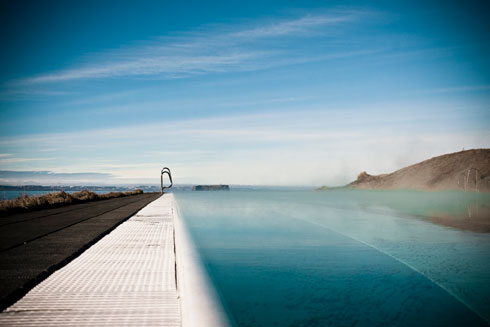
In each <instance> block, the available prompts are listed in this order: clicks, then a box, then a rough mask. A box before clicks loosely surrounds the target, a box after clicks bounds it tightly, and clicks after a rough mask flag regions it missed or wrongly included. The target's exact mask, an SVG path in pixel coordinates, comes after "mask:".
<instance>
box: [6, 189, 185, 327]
mask: <svg viewBox="0 0 490 327" xmlns="http://www.w3.org/2000/svg"><path fill="white" fill-rule="evenodd" d="M173 206H174V200H173V195H171V194H168V195H164V196H162V197H160V198H158V199H157V200H155V201H154V202H152V203H150V204H149V205H148V206H146V207H145V208H143V209H142V210H140V211H139V212H138V213H137V214H136V215H134V216H133V217H131V218H130V219H129V220H127V221H126V222H124V223H123V224H121V225H120V226H119V227H117V228H116V229H115V230H114V231H112V232H111V233H110V234H108V235H107V236H105V237H104V238H102V239H101V240H100V241H99V242H97V243H96V244H95V245H93V246H92V247H90V248H89V249H88V250H87V251H85V252H84V253H83V254H81V255H80V256H79V257H78V258H76V259H74V260H73V261H72V262H71V263H69V264H68V265H67V266H65V267H63V268H62V269H60V270H58V271H56V272H54V273H53V274H52V275H51V276H50V277H49V278H47V279H46V280H45V281H43V282H42V283H41V284H39V285H37V286H36V287H34V288H33V289H32V290H31V291H30V292H29V293H28V294H27V295H26V296H24V297H23V298H22V299H21V300H20V301H18V302H17V303H15V304H14V305H12V306H11V307H9V308H8V309H7V310H5V311H4V312H2V313H1V314H0V325H2V326H3V325H9V326H47V325H49V326H153V325H159V326H181V310H180V304H179V299H178V292H177V284H176V283H177V281H176V276H177V274H176V258H175V243H174V237H175V232H174V208H173Z"/></svg>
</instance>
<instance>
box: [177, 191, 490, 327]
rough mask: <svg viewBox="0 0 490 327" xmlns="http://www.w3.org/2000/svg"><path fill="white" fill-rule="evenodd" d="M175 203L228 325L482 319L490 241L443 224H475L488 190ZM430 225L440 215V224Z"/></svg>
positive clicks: (203, 198) (210, 196) (489, 279)
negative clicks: (220, 300) (226, 316)
mask: <svg viewBox="0 0 490 327" xmlns="http://www.w3.org/2000/svg"><path fill="white" fill-rule="evenodd" d="M175 196H176V199H177V202H178V205H179V208H180V212H181V215H182V216H183V218H184V220H185V221H186V223H187V225H188V227H189V229H190V232H191V235H192V236H193V238H194V240H195V242H196V245H197V247H198V249H199V251H200V254H201V256H202V259H203V262H204V264H205V265H206V267H207V269H208V271H209V273H210V276H211V278H212V280H213V281H214V284H215V286H216V288H217V290H218V292H219V293H220V295H221V297H222V300H223V303H224V305H225V306H226V308H227V310H228V312H229V314H230V317H231V319H232V320H233V321H234V322H235V324H236V325H238V326H273V325H280V326H287V325H295V326H344V325H345V326H350V325H359V326H378V325H386V326H414V325H439V324H441V325H442V324H444V325H445V326H461V325H485V324H486V322H485V320H487V321H489V320H490V305H489V304H488V301H487V299H488V298H490V273H488V272H489V271H490V262H489V260H488V258H490V234H487V233H477V232H472V231H468V230H462V229H458V228H454V227H448V225H451V223H452V222H454V221H456V222H457V224H456V225H457V226H463V227H464V226H465V224H464V222H465V221H467V220H470V221H476V224H477V225H478V224H480V223H481V222H483V221H484V218H485V215H484V214H485V212H486V210H487V209H488V205H489V203H490V201H489V195H488V194H477V193H473V194H471V193H462V192H430V193H428V192H414V191H395V192H387V191H354V190H333V191H327V192H315V191H253V192H246V191H231V192H215V193H213V192H202V193H199V192H183V193H175ZM433 217H443V219H445V220H444V221H443V222H444V225H441V224H440V221H439V220H437V219H436V220H434V218H433ZM446 220H449V223H447V221H446ZM487 220H488V219H487ZM470 225H471V224H470ZM478 226H480V225H478ZM470 227H471V228H474V226H473V225H471V226H470ZM484 319H485V320H484Z"/></svg>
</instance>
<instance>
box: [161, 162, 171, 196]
mask: <svg viewBox="0 0 490 327" xmlns="http://www.w3.org/2000/svg"><path fill="white" fill-rule="evenodd" d="M163 174H167V175H168V178H169V179H170V185H169V186H163ZM160 185H161V186H162V194H163V190H164V189H166V188H171V187H172V185H174V183H173V182H172V174H171V173H170V169H169V168H168V167H163V169H162V173H161V174H160Z"/></svg>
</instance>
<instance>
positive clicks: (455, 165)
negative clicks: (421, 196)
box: [347, 149, 490, 192]
mask: <svg viewBox="0 0 490 327" xmlns="http://www.w3.org/2000/svg"><path fill="white" fill-rule="evenodd" d="M347 186H348V187H351V188H355V189H384V190H390V189H413V190H421V191H442V190H466V191H479V192H482V191H483V192H489V191H490V149H474V150H467V151H461V152H455V153H450V154H445V155H442V156H438V157H434V158H431V159H428V160H425V161H422V162H420V163H417V164H414V165H411V166H408V167H405V168H402V169H400V170H397V171H395V172H392V173H390V174H382V175H369V174H368V173H366V172H365V171H363V172H361V173H360V174H359V175H358V176H357V180H356V181H354V182H352V183H350V184H348V185H347Z"/></svg>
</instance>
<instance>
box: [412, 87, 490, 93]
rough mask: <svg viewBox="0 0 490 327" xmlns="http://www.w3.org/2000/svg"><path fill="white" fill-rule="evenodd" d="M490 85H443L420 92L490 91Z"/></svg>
mask: <svg viewBox="0 0 490 327" xmlns="http://www.w3.org/2000/svg"><path fill="white" fill-rule="evenodd" d="M488 90H490V85H466V86H456V87H441V88H434V89H428V90H421V91H419V92H418V93H424V94H432V93H452V92H473V91H488Z"/></svg>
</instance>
